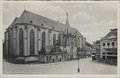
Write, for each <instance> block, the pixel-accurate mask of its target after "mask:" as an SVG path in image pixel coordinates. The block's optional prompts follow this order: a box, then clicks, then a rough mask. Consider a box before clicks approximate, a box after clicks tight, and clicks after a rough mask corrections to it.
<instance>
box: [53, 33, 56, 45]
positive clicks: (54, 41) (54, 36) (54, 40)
mask: <svg viewBox="0 0 120 78" xmlns="http://www.w3.org/2000/svg"><path fill="white" fill-rule="evenodd" d="M55 44H56V35H55V34H54V35H53V46H55Z"/></svg>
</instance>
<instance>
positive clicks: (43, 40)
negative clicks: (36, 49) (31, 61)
mask: <svg viewBox="0 0 120 78" xmlns="http://www.w3.org/2000/svg"><path fill="white" fill-rule="evenodd" d="M45 46H46V34H45V32H43V33H42V51H44V52H45Z"/></svg>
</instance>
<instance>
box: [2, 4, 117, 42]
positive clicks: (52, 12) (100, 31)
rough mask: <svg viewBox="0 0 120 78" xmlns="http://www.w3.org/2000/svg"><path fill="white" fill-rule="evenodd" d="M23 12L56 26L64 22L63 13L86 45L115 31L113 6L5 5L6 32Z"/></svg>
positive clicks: (115, 8) (4, 20) (115, 13)
mask: <svg viewBox="0 0 120 78" xmlns="http://www.w3.org/2000/svg"><path fill="white" fill-rule="evenodd" d="M24 9H26V10H28V11H31V12H33V13H36V14H39V15H42V16H45V17H48V18H50V19H53V20H56V21H57V20H59V22H61V23H64V24H65V22H66V13H65V12H68V15H69V23H70V25H71V26H72V27H74V28H77V29H78V30H79V31H80V32H81V34H82V35H83V36H84V37H86V39H87V41H88V42H90V43H92V42H93V41H96V40H99V39H101V38H102V37H104V36H105V35H106V34H107V33H108V32H109V29H113V28H117V3H116V2H97V3H96V2H90V3H86V2H77V3H75V2H74V3H72V2H69V3H66V2H64V3H63V2H62V3H60V2H59V3H58V2H57V3H55V2H54V3H53V2H49V3H46V2H42V3H38V2H36V3H33V2H32V3H9V4H8V3H4V6H3V26H4V28H3V29H4V31H5V29H6V28H7V27H8V26H9V25H10V24H11V22H12V21H13V20H14V18H15V17H16V16H17V17H19V16H20V15H21V14H22V12H23V11H24Z"/></svg>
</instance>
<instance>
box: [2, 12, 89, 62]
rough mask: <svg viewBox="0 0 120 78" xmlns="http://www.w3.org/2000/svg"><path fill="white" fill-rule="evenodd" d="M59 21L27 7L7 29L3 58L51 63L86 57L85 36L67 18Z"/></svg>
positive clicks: (14, 60)
mask: <svg viewBox="0 0 120 78" xmlns="http://www.w3.org/2000/svg"><path fill="white" fill-rule="evenodd" d="M66 15H67V19H66V24H62V23H59V21H54V20H51V19H49V18H46V17H44V16H40V15H38V14H35V13H32V12H29V11H27V10H25V11H24V12H23V13H22V15H21V16H20V17H19V18H18V17H16V18H15V19H14V21H13V22H12V24H11V25H10V26H9V27H8V28H7V29H6V31H5V41H4V44H3V45H4V52H3V54H4V58H5V59H6V61H9V62H12V63H28V62H40V63H50V62H58V61H65V60H73V59H77V58H78V55H79V56H80V58H85V57H86V54H88V53H86V51H87V50H86V38H85V37H84V36H83V35H82V34H81V33H80V32H79V31H78V30H77V29H75V28H73V27H71V26H70V24H69V20H68V14H66Z"/></svg>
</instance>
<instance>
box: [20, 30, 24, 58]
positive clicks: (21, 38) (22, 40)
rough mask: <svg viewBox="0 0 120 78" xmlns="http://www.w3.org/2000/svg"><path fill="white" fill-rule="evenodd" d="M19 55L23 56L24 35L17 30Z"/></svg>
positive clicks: (21, 31)
mask: <svg viewBox="0 0 120 78" xmlns="http://www.w3.org/2000/svg"><path fill="white" fill-rule="evenodd" d="M19 55H20V56H23V55H24V35H23V30H22V28H20V30H19Z"/></svg>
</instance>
